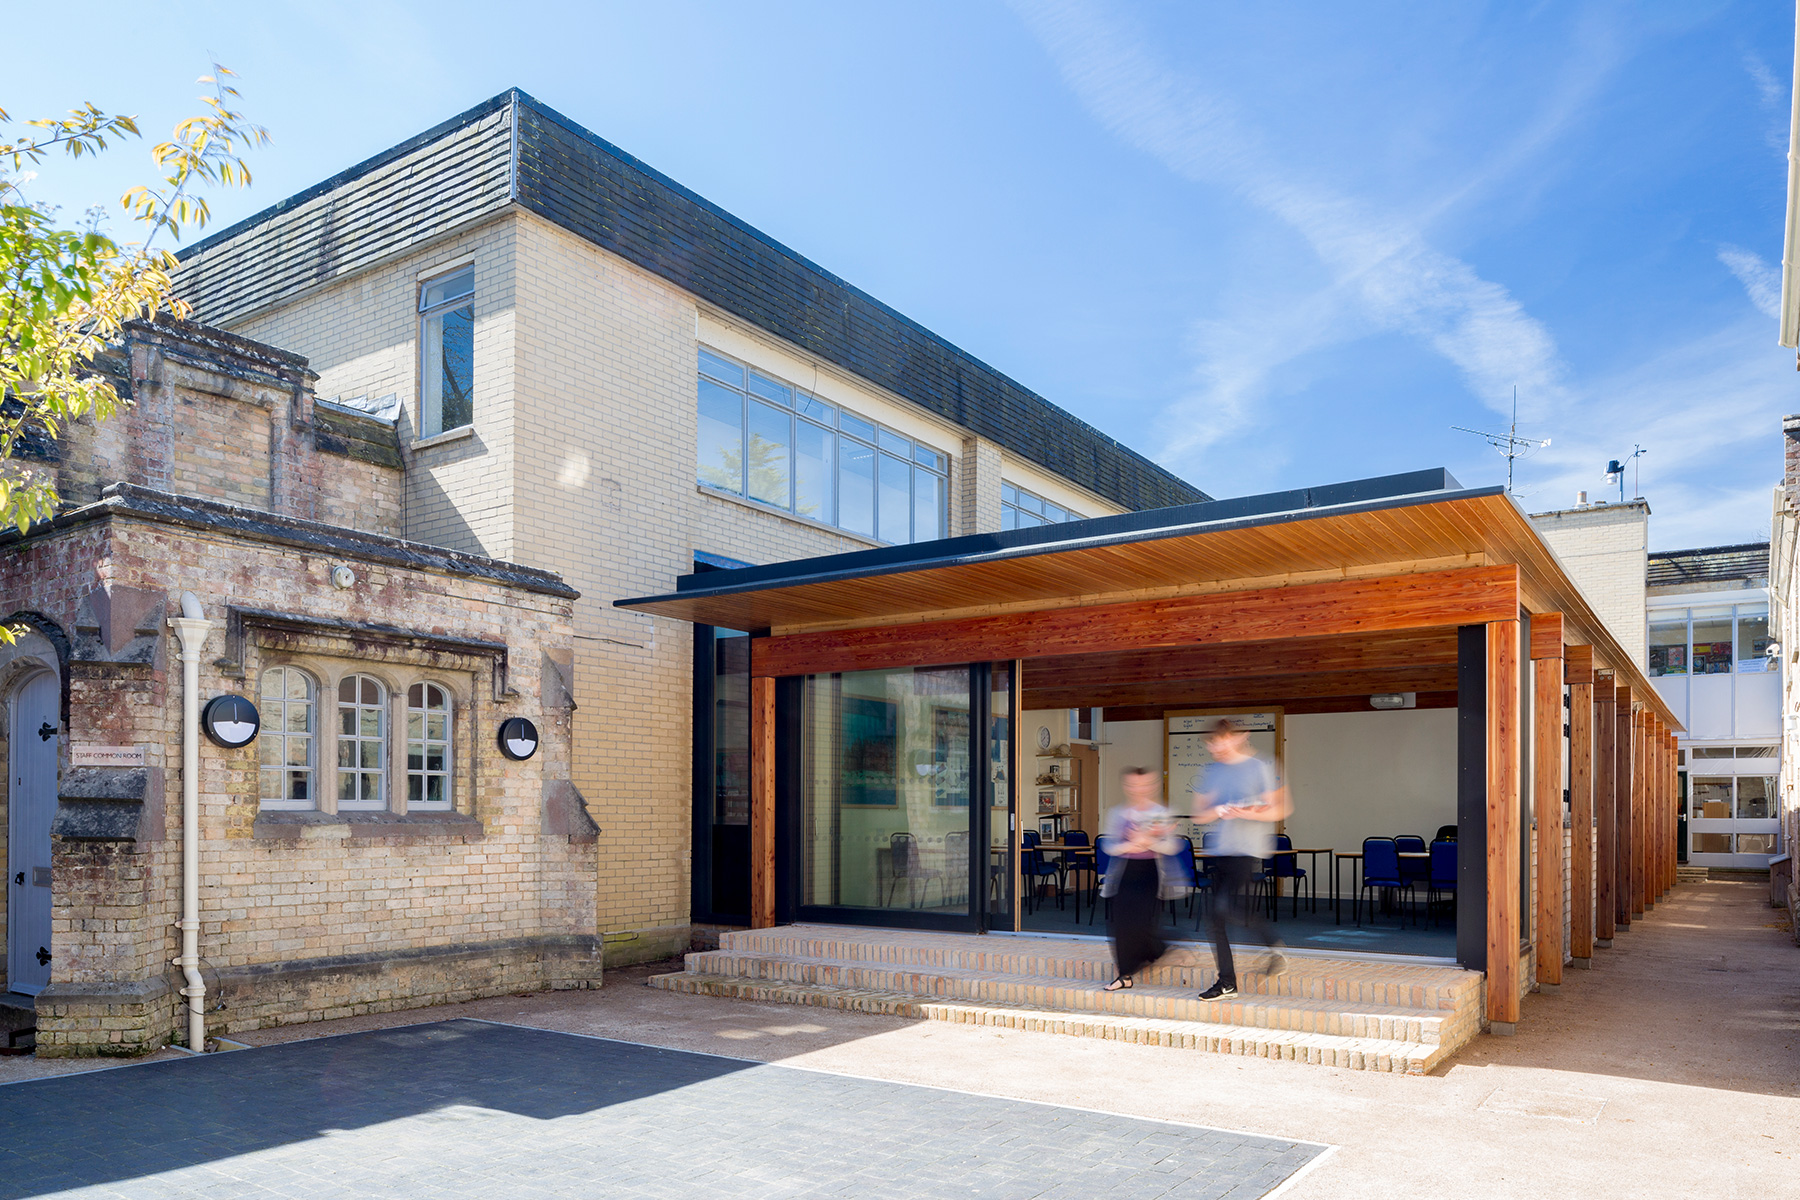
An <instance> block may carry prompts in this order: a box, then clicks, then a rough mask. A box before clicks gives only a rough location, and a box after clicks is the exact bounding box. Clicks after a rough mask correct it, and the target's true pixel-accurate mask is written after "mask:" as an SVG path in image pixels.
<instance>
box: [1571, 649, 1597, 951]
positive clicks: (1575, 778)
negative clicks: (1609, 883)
mask: <svg viewBox="0 0 1800 1200" xmlns="http://www.w3.org/2000/svg"><path fill="white" fill-rule="evenodd" d="M1565 655H1566V657H1565V659H1564V663H1565V670H1566V677H1567V679H1568V681H1569V957H1570V959H1572V960H1573V961H1574V963H1575V965H1576V966H1578V967H1582V966H1586V965H1587V963H1588V960H1589V959H1591V958H1593V956H1594V648H1593V647H1592V646H1570V647H1569V648H1568V649H1567V650H1566V651H1565Z"/></svg>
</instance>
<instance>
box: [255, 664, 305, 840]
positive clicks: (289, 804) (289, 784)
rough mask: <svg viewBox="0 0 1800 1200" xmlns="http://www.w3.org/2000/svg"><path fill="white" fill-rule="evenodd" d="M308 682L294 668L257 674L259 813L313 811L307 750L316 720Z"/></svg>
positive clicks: (300, 671) (270, 670) (277, 668)
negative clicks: (260, 805)
mask: <svg viewBox="0 0 1800 1200" xmlns="http://www.w3.org/2000/svg"><path fill="white" fill-rule="evenodd" d="M315 695H316V693H315V692H314V688H313V681H312V677H311V676H310V675H308V674H307V673H306V672H304V671H302V670H300V669H299V668H298V667H270V668H269V669H268V670H267V671H264V672H263V673H262V680H261V687H260V690H259V694H258V696H257V705H256V711H257V715H258V716H259V717H260V718H261V720H262V732H261V734H260V735H259V737H258V738H257V740H258V741H259V742H260V743H261V745H262V769H261V771H260V775H261V781H262V787H261V799H262V807H264V808H297V809H308V808H317V807H318V805H319V800H318V793H317V792H316V791H315V790H314V789H313V749H314V746H315V745H316V744H317V741H318V738H317V730H318V724H317V721H318V718H317V713H316V709H315Z"/></svg>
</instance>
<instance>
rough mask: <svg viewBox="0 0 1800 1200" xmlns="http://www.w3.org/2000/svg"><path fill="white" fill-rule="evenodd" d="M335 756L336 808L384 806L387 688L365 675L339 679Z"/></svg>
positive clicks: (385, 792)
mask: <svg viewBox="0 0 1800 1200" xmlns="http://www.w3.org/2000/svg"><path fill="white" fill-rule="evenodd" d="M337 760H338V773H337V774H338V794H337V806H338V811H339V812H344V811H346V810H349V809H371V808H385V807H387V804H386V797H387V789H386V788H384V787H383V786H382V776H383V774H384V773H385V770H386V767H387V696H386V689H385V688H383V687H382V686H381V683H380V681H378V680H375V679H371V678H370V677H369V676H367V675H346V676H344V678H343V679H341V680H339V681H338V731H337Z"/></svg>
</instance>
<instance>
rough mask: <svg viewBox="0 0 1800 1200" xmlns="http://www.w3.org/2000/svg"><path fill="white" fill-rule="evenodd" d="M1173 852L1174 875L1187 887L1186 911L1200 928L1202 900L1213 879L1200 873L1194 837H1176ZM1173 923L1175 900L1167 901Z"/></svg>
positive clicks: (1170, 919) (1171, 857) (1171, 922)
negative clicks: (1192, 915) (1192, 916)
mask: <svg viewBox="0 0 1800 1200" xmlns="http://www.w3.org/2000/svg"><path fill="white" fill-rule="evenodd" d="M1175 841H1176V843H1177V845H1176V847H1175V853H1174V854H1173V855H1171V856H1170V862H1171V863H1172V864H1173V866H1174V869H1175V873H1176V875H1177V876H1178V877H1179V878H1180V880H1181V882H1182V883H1183V884H1185V885H1186V887H1187V889H1188V911H1189V912H1191V913H1193V914H1194V929H1195V931H1196V932H1197V931H1198V930H1199V928H1200V917H1201V913H1202V911H1203V910H1202V908H1201V905H1202V902H1203V901H1204V899H1205V897H1206V895H1207V893H1208V892H1209V891H1210V890H1211V888H1212V885H1213V881H1212V877H1211V876H1209V875H1203V874H1201V872H1200V870H1199V865H1198V862H1197V860H1196V859H1195V858H1194V839H1193V838H1185V837H1183V838H1176V839H1175ZM1174 923H1175V902H1174V901H1173V900H1171V901H1169V924H1171V925H1173V924H1174Z"/></svg>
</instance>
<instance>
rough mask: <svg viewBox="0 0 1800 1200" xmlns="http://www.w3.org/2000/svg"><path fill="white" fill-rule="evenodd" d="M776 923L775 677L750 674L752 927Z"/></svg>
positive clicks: (766, 926)
mask: <svg viewBox="0 0 1800 1200" xmlns="http://www.w3.org/2000/svg"><path fill="white" fill-rule="evenodd" d="M774 924H775V680H774V679H773V678H771V677H769V676H767V675H753V676H751V678H750V927H751V928H752V929H769V928H772V927H773V926H774Z"/></svg>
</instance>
